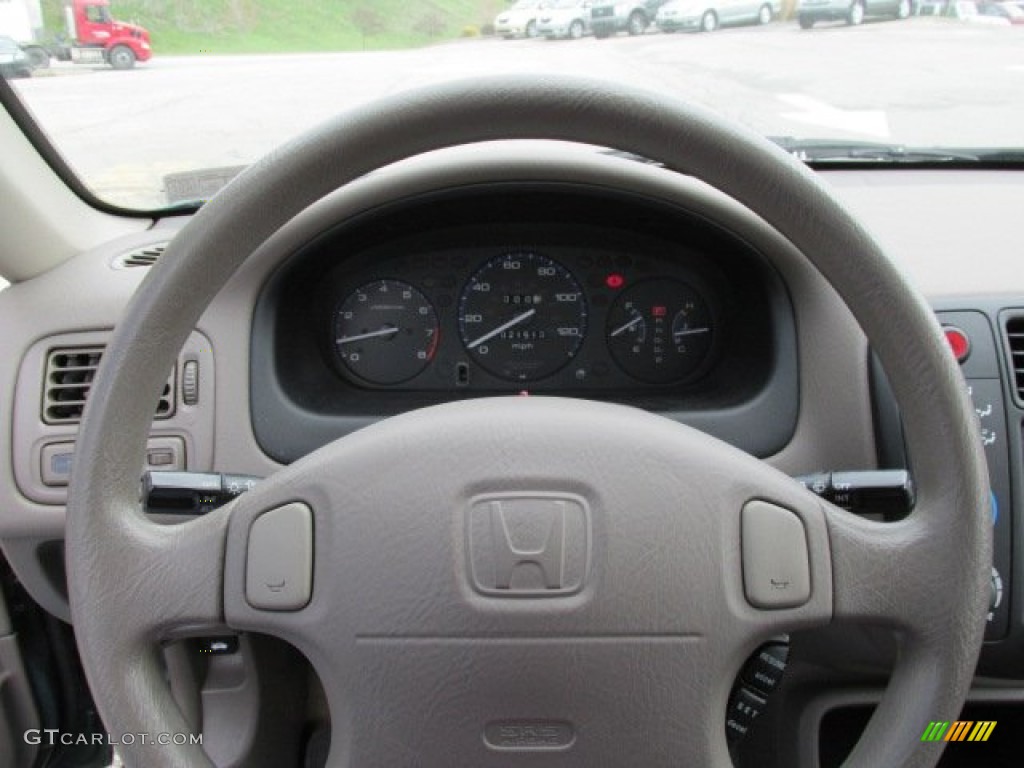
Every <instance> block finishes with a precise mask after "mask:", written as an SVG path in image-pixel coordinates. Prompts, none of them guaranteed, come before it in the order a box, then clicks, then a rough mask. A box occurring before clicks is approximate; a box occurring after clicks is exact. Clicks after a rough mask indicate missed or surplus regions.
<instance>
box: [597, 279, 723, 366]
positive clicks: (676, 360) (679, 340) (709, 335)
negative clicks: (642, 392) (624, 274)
mask: <svg viewBox="0 0 1024 768" xmlns="http://www.w3.org/2000/svg"><path fill="white" fill-rule="evenodd" d="M606 335H607V339H608V350H609V351H610V352H611V355H612V358H613V359H614V360H615V362H616V363H618V364H619V367H621V368H622V370H623V371H625V372H626V373H627V374H629V375H630V376H632V377H633V378H635V379H638V380H639V381H644V382H647V383H649V384H673V383H675V382H678V381H682V380H683V379H685V378H687V377H688V376H690V375H691V374H692V373H694V371H696V370H697V369H698V368H699V367H700V365H701V363H703V362H704V360H705V358H706V357H707V355H708V352H709V351H710V350H711V342H712V339H713V338H714V325H713V320H712V317H711V312H710V310H709V309H708V305H707V303H706V302H705V301H704V299H703V298H701V296H700V294H699V293H697V291H695V290H694V289H693V288H691V287H690V286H689V285H687V284H686V283H682V282H680V281H678V280H647V281H644V282H641V283H636V284H635V285H633V286H631V287H630V288H628V289H626V291H625V292H623V293H622V295H620V296H619V298H618V300H617V301H616V302H615V304H614V305H613V306H612V308H611V311H610V312H609V313H608V326H607V330H606Z"/></svg>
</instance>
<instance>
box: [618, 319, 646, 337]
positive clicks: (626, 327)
mask: <svg viewBox="0 0 1024 768" xmlns="http://www.w3.org/2000/svg"><path fill="white" fill-rule="evenodd" d="M643 321H644V318H643V316H642V315H637V316H636V317H634V318H633V319H632V320H630V321H629V322H628V323H626V324H625V325H623V326H621V327H619V328H616V329H615V330H614V331H612V332H611V334H610V335H611V336H621V335H622V334H624V333H625V332H626V331H628V330H629V329H630V328H633V327H634V326H636V325H637V324H639V323H642V322H643Z"/></svg>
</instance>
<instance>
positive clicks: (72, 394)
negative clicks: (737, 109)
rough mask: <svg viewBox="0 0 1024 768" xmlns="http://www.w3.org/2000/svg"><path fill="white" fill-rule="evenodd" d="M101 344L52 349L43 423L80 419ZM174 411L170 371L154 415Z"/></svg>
mask: <svg viewBox="0 0 1024 768" xmlns="http://www.w3.org/2000/svg"><path fill="white" fill-rule="evenodd" d="M103 349H104V348H103V347H101V346H96V347H68V348H64V349H52V350H50V353H49V355H47V358H46V382H45V384H44V386H43V421H45V422H46V423H47V424H77V423H78V422H79V421H81V419H82V410H83V409H84V408H85V399H86V397H88V395H89V389H90V388H91V387H92V380H93V378H95V376H96V369H97V368H98V367H99V364H100V358H102V357H103ZM173 413H174V373H173V372H172V373H171V376H170V378H169V379H168V380H167V384H166V385H164V390H163V392H162V393H161V394H160V402H159V404H158V405H157V409H156V418H158V419H167V418H170V416H171V415H172V414H173Z"/></svg>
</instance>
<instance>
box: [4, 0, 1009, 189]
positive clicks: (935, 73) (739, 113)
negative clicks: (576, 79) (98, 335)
mask: <svg viewBox="0 0 1024 768" xmlns="http://www.w3.org/2000/svg"><path fill="white" fill-rule="evenodd" d="M67 66H69V67H70V65H67ZM507 72H518V73H526V74H531V73H573V74H584V75H589V76H592V77H597V78H601V79H603V80H607V81H608V82H609V83H614V82H627V83H633V84H637V85H641V86H646V87H648V88H653V89H657V90H661V91H665V92H671V93H675V94H678V95H680V96H683V97H685V98H688V99H692V100H695V101H697V102H700V103H703V104H705V105H708V106H710V107H712V108H714V109H716V110H718V111H720V112H722V113H724V114H726V115H728V116H731V117H734V118H737V119H739V120H741V121H743V122H745V123H747V124H748V125H750V126H752V127H753V128H755V129H757V130H759V131H761V132H763V133H765V134H768V135H794V136H808V137H832V138H848V139H867V140H893V141H899V142H903V143H907V144H911V145H941V144H949V143H950V142H951V141H955V142H956V143H957V144H959V145H960V146H969V145H974V144H977V145H1004V146H1021V145H1022V144H1024V140H1022V139H1024V131H1022V126H1024V29H1022V28H1016V29H1014V28H1011V27H982V26H973V25H966V24H961V23H957V22H954V21H950V20H945V19H929V18H912V19H910V20H908V21H904V22H894V21H881V22H873V23H865V24H864V25H863V26H860V27H847V26H844V25H841V24H837V25H822V26H819V27H816V28H815V29H813V30H811V31H802V30H800V29H799V28H798V26H797V25H796V23H795V22H780V23H774V24H770V25H768V26H767V27H741V28H733V29H725V30H720V31H718V32H715V33H713V34H672V35H666V34H661V33H658V32H654V31H652V32H649V33H648V34H646V35H643V36H640V37H636V38H630V37H627V36H620V37H616V38H613V39H609V40H594V39H593V38H586V39H583V40H580V41H545V40H515V41H506V40H499V39H480V40H472V41H460V42H454V43H448V44H443V45H437V46H434V47H430V48H425V49H420V50H415V51H400V52H370V53H337V54H303V55H276V56H231V57H219V56H217V57H215V56H194V57H161V56H160V55H159V51H158V52H157V55H156V58H155V59H154V60H153V61H152V62H150V63H149V64H147V65H144V66H140V67H138V68H137V69H135V70H133V71H129V72H114V71H112V70H75V71H74V74H69V75H68V76H60V75H56V76H51V77H37V78H33V79H31V80H26V81H18V82H17V85H16V87H17V89H18V90H19V92H20V93H21V94H22V95H23V96H24V97H25V99H26V100H27V101H28V103H29V105H30V106H31V107H32V109H33V110H35V111H36V113H37V114H38V115H39V116H40V117H41V118H42V121H43V123H44V124H45V125H47V126H48V127H49V129H50V130H51V131H52V132H53V134H54V135H55V136H56V137H57V140H58V144H59V145H60V146H62V147H63V149H64V151H65V153H66V154H67V156H68V157H70V159H71V161H72V163H73V164H74V166H75V167H76V168H78V169H79V170H80V171H81V172H82V173H83V174H84V175H86V176H87V177H89V178H90V179H92V182H93V183H94V184H95V185H97V186H98V187H102V188H104V189H106V190H107V191H108V193H109V194H112V195H114V196H115V197H118V198H121V199H129V198H130V196H131V195H133V194H135V193H136V192H137V190H141V189H144V188H155V187H154V180H157V184H156V186H157V187H158V186H159V184H158V180H159V179H160V177H162V175H163V174H165V173H169V172H173V171H180V170H186V169H199V168H204V167H209V166H225V165H238V164H245V163H249V162H251V161H252V160H253V159H255V158H256V157H258V156H260V155H261V154H262V153H264V152H265V151H267V150H268V149H269V148H270V147H272V146H274V145H275V144H277V143H279V142H281V141H284V140H286V139H288V138H290V137H292V136H294V135H295V134H297V133H298V132H300V131H301V130H302V129H303V128H304V127H306V126H309V125H311V124H313V123H315V122H318V121H320V120H323V119H325V118H327V117H328V116H330V115H333V114H335V113H337V112H338V111H340V110H343V109H345V108H346V107H349V106H351V105H353V104H355V103H359V102H363V101H366V100H368V99H371V98H373V97H374V96H378V95H380V94H384V93H391V92H395V91H399V90H402V89H406V88H411V87H415V86H417V85H422V84H425V83H431V82H437V81H442V80H447V79H451V78H455V77H460V76H465V75H467V74H473V75H478V74H484V73H507ZM979 115H980V116H981V119H980V120H979ZM154 116H156V117H158V118H159V119H158V120H154ZM140 132H144V134H143V135H144V136H145V141H140V140H139V138H138V137H139V133H140ZM98 136H99V137H101V139H102V140H101V142H100V143H97V137H98ZM125 196H128V197H125ZM151 202H154V203H156V202H159V200H153V201H151Z"/></svg>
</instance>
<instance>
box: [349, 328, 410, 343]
mask: <svg viewBox="0 0 1024 768" xmlns="http://www.w3.org/2000/svg"><path fill="white" fill-rule="evenodd" d="M398 330H399V329H398V328H381V329H380V330H379V331H370V332H369V333H358V334H356V335H355V336H342V337H341V338H340V339H338V341H337V343H338V344H351V343H352V342H353V341H362V340H363V339H375V338H377V337H378V336H390V335H391V334H393V333H398Z"/></svg>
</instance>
